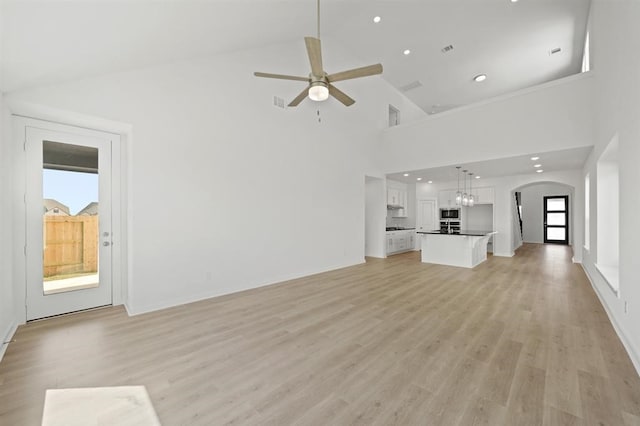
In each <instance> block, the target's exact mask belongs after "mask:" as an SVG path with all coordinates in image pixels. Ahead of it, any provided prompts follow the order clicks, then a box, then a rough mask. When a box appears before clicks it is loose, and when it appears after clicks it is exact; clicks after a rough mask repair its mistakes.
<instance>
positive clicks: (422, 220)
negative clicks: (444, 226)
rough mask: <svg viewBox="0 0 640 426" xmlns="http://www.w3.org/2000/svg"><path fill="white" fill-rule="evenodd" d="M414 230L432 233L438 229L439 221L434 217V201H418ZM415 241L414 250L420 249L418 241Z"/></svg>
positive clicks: (418, 239)
mask: <svg viewBox="0 0 640 426" xmlns="http://www.w3.org/2000/svg"><path fill="white" fill-rule="evenodd" d="M416 228H417V230H418V231H433V230H434V229H439V228H440V224H439V219H438V217H437V215H436V200H418V216H417V218H416ZM419 237H420V235H418V238H417V239H416V241H417V242H416V244H417V246H416V248H420V241H421V239H420V238H419Z"/></svg>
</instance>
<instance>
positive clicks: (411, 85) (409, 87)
mask: <svg viewBox="0 0 640 426" xmlns="http://www.w3.org/2000/svg"><path fill="white" fill-rule="evenodd" d="M418 87H422V83H421V82H419V81H418V80H416V81H412V82H411V83H409V84H405V85H404V86H402V87H400V90H402V91H403V92H408V91H409V90H413V89H417V88H418Z"/></svg>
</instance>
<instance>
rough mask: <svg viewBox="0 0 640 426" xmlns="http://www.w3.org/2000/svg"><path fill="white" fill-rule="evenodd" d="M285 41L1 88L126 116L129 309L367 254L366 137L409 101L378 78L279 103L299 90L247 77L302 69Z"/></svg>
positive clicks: (373, 171) (33, 99)
mask: <svg viewBox="0 0 640 426" xmlns="http://www.w3.org/2000/svg"><path fill="white" fill-rule="evenodd" d="M298 47H299V46H297V45H296V46H295V48H296V49H297V48H298ZM291 49H293V45H278V46H271V47H267V48H263V49H260V50H253V51H244V52H239V53H234V54H229V55H223V56H217V57H213V58H204V59H200V60H193V61H186V62H180V63H176V64H171V65H166V66H162V67H154V68H148V69H143V70H137V71H132V72H125V73H119V74H112V75H107V76H102V77H98V78H92V79H87V80H83V81H78V82H73V83H68V84H62V85H57V86H52V87H45V88H39V89H32V90H26V91H21V92H13V93H10V94H8V96H7V99H8V101H9V105H10V106H11V105H13V106H15V108H24V105H30V107H32V108H33V109H36V110H37V109H38V108H40V109H42V108H43V106H44V108H53V109H55V110H57V111H59V112H60V111H62V112H64V111H70V112H72V113H70V115H75V114H78V113H79V114H85V115H88V116H93V117H100V118H102V119H106V120H113V121H116V122H121V123H130V124H131V135H130V140H129V144H128V146H129V151H128V153H127V154H128V159H127V161H128V169H129V176H128V182H129V186H128V188H127V190H128V193H129V203H128V205H129V220H128V222H129V223H128V231H129V244H130V245H129V247H128V249H129V268H130V270H129V280H128V281H129V282H128V289H129V294H128V308H129V309H130V311H131V312H133V313H139V312H143V311H148V310H153V309H158V308H162V307H165V306H171V305H175V304H179V303H185V302H189V301H192V300H197V299H201V298H206V297H211V296H215V295H219V294H225V293H230V292H235V291H240V290H243V289H247V288H252V287H256V286H260V285H264V284H268V283H273V282H278V281H282V280H285V279H289V278H292V277H298V276H303V275H308V274H312V273H316V272H320V271H324V270H328V269H334V268H338V267H342V266H347V265H352V264H356V263H359V262H362V261H363V260H364V241H365V240H364V233H365V230H364V226H363V223H364V214H365V213H364V211H365V209H364V206H365V197H364V192H365V191H364V185H363V179H364V176H365V174H370V175H373V176H376V175H380V166H379V163H378V161H379V159H378V156H377V153H374V151H373V150H374V149H375V147H376V145H377V144H375V141H376V139H377V138H378V137H379V132H380V130H381V129H383V128H385V127H386V126H387V118H388V117H387V108H388V103H393V104H394V105H396V106H398V107H399V108H401V109H402V110H403V111H404V113H403V117H405V118H407V117H410V116H411V114H410V113H409V112H410V111H411V109H412V108H413V109H416V108H415V106H414V107H411V104H410V102H409V101H408V100H406V98H404V97H403V96H402V95H400V94H398V93H397V92H396V91H395V90H393V89H392V88H391V87H390V86H389V85H388V84H386V83H385V82H384V81H383V80H382V79H381V78H379V77H370V78H369V79H370V81H369V82H367V84H366V86H365V85H364V84H363V82H362V81H357V80H355V81H352V82H345V84H344V85H341V86H340V87H341V89H342V90H344V91H345V92H347V93H348V94H350V95H351V96H352V97H354V98H355V99H356V101H357V102H356V104H355V105H353V106H352V107H349V108H346V107H344V106H343V105H341V104H339V103H338V102H337V101H335V100H330V101H328V102H326V103H323V104H315V103H312V102H310V101H304V102H303V103H302V104H301V105H300V106H299V107H298V108H289V109H285V110H283V109H280V108H276V107H274V106H272V100H273V96H274V95H278V96H282V97H284V98H286V99H291V98H293V97H294V96H295V95H296V94H297V93H298V92H299V91H300V89H301V88H300V85H299V84H297V83H296V82H287V81H280V80H270V79H258V78H255V77H254V76H253V75H252V73H253V71H255V70H267V71H268V70H278V69H292V73H294V74H295V68H296V67H300V68H304V67H306V66H307V64H306V63H305V62H304V61H302V60H301V61H291V63H288V62H287V61H286V60H284V59H285V58H290V57H291V54H290V52H291ZM333 54H334V55H337V54H339V52H336V51H335V50H334V51H333ZM302 59H304V58H303V57H302ZM300 72H302V70H301V71H300ZM372 87H373V88H374V89H375V90H370V88H372ZM238 88H243V89H241V90H239V89H238ZM33 105H36V106H37V107H33ZM317 111H320V118H321V122H318V116H317ZM421 115H423V114H421V113H419V112H417V111H414V116H416V117H419V116H421ZM70 124H74V123H70ZM18 160H19V159H18ZM337 207H339V208H340V211H341V214H340V215H336V214H335V211H336V208H337ZM381 232H383V230H381ZM19 244H20V242H16V243H15V245H16V246H17V245H19Z"/></svg>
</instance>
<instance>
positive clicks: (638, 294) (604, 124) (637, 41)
mask: <svg viewBox="0 0 640 426" xmlns="http://www.w3.org/2000/svg"><path fill="white" fill-rule="evenodd" d="M639 21H640V3H639V2H637V1H627V0H625V1H617V2H612V1H605V0H594V1H593V2H592V16H591V23H592V24H591V47H592V50H591V58H592V69H593V70H594V73H595V74H596V76H597V78H596V79H595V85H594V88H595V90H594V93H595V98H594V102H593V105H594V106H595V107H594V110H595V113H596V117H597V121H596V126H595V129H594V130H595V132H594V134H595V147H594V151H593V153H592V154H591V156H590V157H589V159H588V160H587V163H586V165H585V167H584V170H583V179H584V176H585V175H586V174H587V173H589V175H590V179H591V194H590V200H591V206H590V215H589V216H590V225H591V226H590V234H591V244H590V249H589V250H586V249H585V250H584V261H583V266H584V268H585V270H586V271H587V272H588V274H589V276H590V277H591V279H592V281H593V284H594V288H595V289H596V291H597V293H598V295H599V296H600V298H601V300H602V301H603V304H604V305H605V307H606V309H607V312H608V313H609V316H610V318H611V319H612V323H613V324H614V326H615V328H616V330H617V331H618V334H619V335H620V337H621V339H622V341H623V343H624V344H625V346H626V348H627V350H628V352H629V353H630V355H631V358H632V360H633V361H634V363H635V366H636V369H637V370H638V371H640V286H639V285H638V278H637V263H638V241H639V240H640V221H638V219H637V213H638V211H640V192H638V191H637V187H638V182H640V168H639V167H638V159H640V143H638V141H639V140H640V127H639V126H638V117H640V85H639V84H638V76H640V57H639V56H638V55H633V54H629V52H637V51H639V50H640V26H639V25H638V24H637V23H638V22H639ZM612 46H615V48H612ZM616 134H617V135H618V143H619V145H618V158H619V185H620V191H619V192H620V194H623V195H622V196H621V197H620V218H619V225H620V236H619V237H620V239H619V253H620V255H619V278H620V283H619V294H618V295H616V294H615V293H614V292H613V290H612V289H611V288H610V287H609V286H608V285H607V283H606V282H605V281H604V279H603V277H602V276H601V275H600V273H599V272H598V271H597V269H596V268H595V262H597V261H598V252H597V247H598V244H597V239H598V237H599V236H598V235H597V226H596V224H597V216H596V215H597V208H596V206H597V204H599V203H601V202H602V194H600V197H599V195H598V193H597V190H596V185H595V184H594V182H597V170H596V161H597V160H598V159H599V158H600V156H601V154H602V152H603V151H604V149H605V147H606V146H607V144H608V143H609V141H611V140H612V138H613V137H614V136H615V135H616ZM625 304H627V312H625Z"/></svg>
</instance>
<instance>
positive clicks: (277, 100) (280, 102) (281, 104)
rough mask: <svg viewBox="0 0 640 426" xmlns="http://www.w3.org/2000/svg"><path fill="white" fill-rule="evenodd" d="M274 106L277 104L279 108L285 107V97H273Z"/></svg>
mask: <svg viewBox="0 0 640 426" xmlns="http://www.w3.org/2000/svg"><path fill="white" fill-rule="evenodd" d="M273 106H277V107H278V108H284V99H282V98H281V97H279V96H274V97H273Z"/></svg>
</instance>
